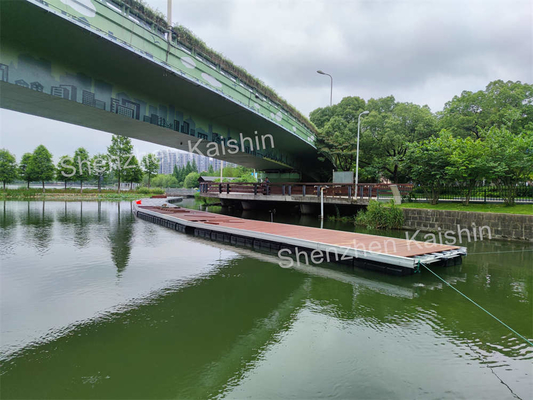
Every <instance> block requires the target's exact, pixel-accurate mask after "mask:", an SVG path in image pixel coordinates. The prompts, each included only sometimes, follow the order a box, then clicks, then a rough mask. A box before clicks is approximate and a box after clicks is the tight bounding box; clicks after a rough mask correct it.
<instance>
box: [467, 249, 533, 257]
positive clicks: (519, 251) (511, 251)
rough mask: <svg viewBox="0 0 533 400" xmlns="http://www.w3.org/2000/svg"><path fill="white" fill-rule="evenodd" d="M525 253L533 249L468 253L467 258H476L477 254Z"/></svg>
mask: <svg viewBox="0 0 533 400" xmlns="http://www.w3.org/2000/svg"><path fill="white" fill-rule="evenodd" d="M526 251H533V249H522V250H504V251H487V252H482V253H468V255H469V256H477V255H478V254H503V253H524V252H526Z"/></svg>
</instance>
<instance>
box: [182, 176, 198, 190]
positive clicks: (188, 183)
mask: <svg viewBox="0 0 533 400" xmlns="http://www.w3.org/2000/svg"><path fill="white" fill-rule="evenodd" d="M199 178H200V174H199V173H198V172H191V173H189V175H187V176H186V177H185V181H184V184H185V187H186V188H187V189H191V188H197V187H198V186H199V185H200V184H199V182H198V179H199Z"/></svg>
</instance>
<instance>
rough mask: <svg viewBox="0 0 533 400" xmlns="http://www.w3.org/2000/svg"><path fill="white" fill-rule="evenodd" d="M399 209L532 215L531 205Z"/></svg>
mask: <svg viewBox="0 0 533 400" xmlns="http://www.w3.org/2000/svg"><path fill="white" fill-rule="evenodd" d="M400 207H401V208H424V209H427V210H450V211H474V212H490V213H503V214H530V215H533V204H517V205H514V206H512V207H507V206H506V205H505V204H469V205H468V206H465V205H463V204H461V203H448V202H443V203H439V204H436V205H431V204H429V203H402V204H401V205H400Z"/></svg>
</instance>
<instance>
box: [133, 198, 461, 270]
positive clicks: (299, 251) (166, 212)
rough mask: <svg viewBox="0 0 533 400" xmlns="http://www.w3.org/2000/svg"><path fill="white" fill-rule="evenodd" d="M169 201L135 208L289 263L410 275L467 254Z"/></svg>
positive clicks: (150, 216) (139, 214)
mask: <svg viewBox="0 0 533 400" xmlns="http://www.w3.org/2000/svg"><path fill="white" fill-rule="evenodd" d="M170 202H172V199H168V200H165V199H146V200H142V201H141V204H135V205H134V213H135V215H136V216H137V217H138V218H140V219H143V220H145V221H149V222H153V223H156V224H159V225H162V226H164V227H167V228H170V229H173V230H176V231H178V232H182V233H189V234H193V235H194V236H197V237H201V238H205V239H209V240H214V241H219V242H223V243H228V244H232V245H236V246H243V247H248V248H253V249H255V250H259V251H267V252H274V253H276V254H278V255H280V262H281V261H282V260H285V261H284V262H285V264H286V265H287V264H288V263H289V261H288V260H289V257H290V258H291V259H293V260H294V263H298V265H300V264H301V263H302V264H310V265H312V264H320V263H323V262H338V263H341V264H347V265H352V266H357V267H362V268H369V269H375V270H379V271H382V272H386V273H392V274H397V275H405V274H412V273H415V272H417V271H418V266H419V264H420V263H423V264H425V265H438V266H450V265H457V264H460V263H461V262H462V257H463V256H465V255H466V248H464V247H458V246H450V245H444V244H437V243H428V242H421V241H415V240H406V239H397V238H390V237H383V236H377V235H368V234H362V233H354V232H344V231H336V230H331V229H320V228H312V227H307V226H299V225H289V224H280V223H275V222H264V221H255V220H248V219H243V218H237V217H232V216H227V215H221V214H214V213H209V212H205V211H197V210H192V209H187V208H182V207H176V206H174V205H172V204H168V203H170ZM143 203H144V204H143ZM163 203H165V204H164V205H163ZM281 256H283V257H281ZM280 265H281V264H280Z"/></svg>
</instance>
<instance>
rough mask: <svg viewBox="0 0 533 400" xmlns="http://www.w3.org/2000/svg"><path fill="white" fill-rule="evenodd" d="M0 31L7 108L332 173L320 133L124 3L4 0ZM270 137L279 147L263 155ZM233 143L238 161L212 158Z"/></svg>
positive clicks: (0, 77) (242, 160)
mask: <svg viewBox="0 0 533 400" xmlns="http://www.w3.org/2000/svg"><path fill="white" fill-rule="evenodd" d="M119 3H120V2H119ZM0 23H1V32H0V34H1V37H2V52H1V55H0V90H1V98H0V100H1V106H2V107H3V108H7V109H11V110H15V111H19V112H24V113H28V114H33V115H38V116H41V117H45V118H50V119H55V120H59V121H64V122H68V123H73V124H77V125H81V126H86V127H89V128H94V129H98V130H102V131H106V132H111V133H115V134H121V135H125V136H129V137H132V138H136V139H140V140H146V141H149V142H153V143H158V144H161V145H166V146H170V147H173V148H178V149H182V150H187V151H189V150H190V148H191V147H193V146H194V144H195V143H196V142H197V141H198V140H199V139H202V143H201V145H200V146H198V147H197V149H199V150H200V151H201V152H202V153H203V154H207V155H210V156H214V157H215V158H219V159H223V160H228V161H231V162H234V163H237V164H241V165H245V166H249V167H253V168H256V169H259V170H268V171H279V172H281V173H286V172H290V171H302V172H303V173H304V176H306V177H308V178H312V179H318V177H319V175H320V172H321V171H322V170H326V171H331V168H332V165H331V163H330V162H329V161H325V162H319V161H318V159H317V150H316V147H315V145H314V132H312V131H311V130H309V129H308V128H307V127H306V126H304V124H302V123H301V122H299V121H298V120H297V119H296V118H295V117H294V116H293V115H291V114H290V113H289V112H288V111H286V110H285V109H283V107H281V106H280V105H279V104H276V103H274V102H273V101H272V100H271V99H269V98H266V97H265V96H264V95H262V94H261V93H259V92H258V91H257V90H256V89H253V88H251V87H249V86H248V85H245V84H244V83H243V82H241V81H239V79H238V78H236V77H235V76H234V75H232V74H230V73H229V72H227V71H225V70H223V69H221V67H220V66H219V65H215V64H213V63H212V62H210V61H209V60H207V59H206V58H205V57H204V56H202V55H201V54H199V53H196V52H195V51H194V50H193V49H188V48H186V47H184V46H183V45H182V44H180V43H178V42H177V41H176V38H175V37H173V38H171V39H170V40H167V39H168V38H169V36H171V35H169V34H168V32H165V31H164V30H163V29H162V28H161V27H159V26H157V25H155V24H149V23H147V22H146V21H143V20H141V19H140V18H139V17H138V16H135V15H133V14H132V13H130V10H129V8H128V7H127V6H126V5H122V6H121V7H120V6H117V3H115V2H112V1H111V0H77V1H70V0H69V1H65V0H47V1H41V0H20V1H8V2H2V13H1V20H0ZM255 132H257V135H256V134H255ZM241 133H242V136H241ZM267 134H269V135H272V137H273V141H274V148H272V147H271V146H270V140H266V143H268V144H269V146H268V148H263V147H262V146H261V147H260V148H258V147H259V146H258V145H257V142H256V140H255V138H256V137H260V136H261V135H267ZM232 139H233V140H234V142H230V141H231V140H232ZM189 141H190V142H191V144H192V145H193V146H189ZM228 142H230V143H236V147H238V151H237V152H236V153H235V154H231V153H230V154H228V153H226V154H216V153H214V149H215V148H214V146H211V149H212V150H213V152H211V153H209V152H208V150H209V149H210V147H209V145H210V144H211V145H213V144H216V145H217V148H218V149H221V147H220V145H222V144H224V145H226V146H227V145H228ZM271 176H272V174H271Z"/></svg>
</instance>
